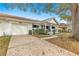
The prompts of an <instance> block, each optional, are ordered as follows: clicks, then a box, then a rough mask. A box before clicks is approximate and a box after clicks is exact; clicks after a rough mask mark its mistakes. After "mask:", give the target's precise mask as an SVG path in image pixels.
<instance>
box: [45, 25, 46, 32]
mask: <svg viewBox="0 0 79 59" xmlns="http://www.w3.org/2000/svg"><path fill="white" fill-rule="evenodd" d="M45 32H46V24H45Z"/></svg>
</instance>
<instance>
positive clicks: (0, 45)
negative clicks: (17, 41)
mask: <svg viewBox="0 0 79 59" xmlns="http://www.w3.org/2000/svg"><path fill="white" fill-rule="evenodd" d="M10 38H11V36H1V37H0V56H5V55H6V53H7V49H8V45H9V42H10Z"/></svg>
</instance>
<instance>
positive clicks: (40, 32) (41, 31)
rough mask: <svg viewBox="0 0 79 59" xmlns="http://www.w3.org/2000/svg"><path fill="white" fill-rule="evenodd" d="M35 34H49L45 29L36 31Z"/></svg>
mask: <svg viewBox="0 0 79 59" xmlns="http://www.w3.org/2000/svg"><path fill="white" fill-rule="evenodd" d="M33 34H44V35H46V34H47V32H45V30H44V29H34V30H33Z"/></svg>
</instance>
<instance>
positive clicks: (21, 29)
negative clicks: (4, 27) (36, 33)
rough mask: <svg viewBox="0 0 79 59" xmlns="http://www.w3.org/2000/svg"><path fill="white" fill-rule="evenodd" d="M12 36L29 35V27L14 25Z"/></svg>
mask: <svg viewBox="0 0 79 59" xmlns="http://www.w3.org/2000/svg"><path fill="white" fill-rule="evenodd" d="M11 29H12V35H23V34H28V32H29V31H28V25H21V24H12V28H11Z"/></svg>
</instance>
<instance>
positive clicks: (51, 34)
mask: <svg viewBox="0 0 79 59" xmlns="http://www.w3.org/2000/svg"><path fill="white" fill-rule="evenodd" d="M52 34H53V32H52V24H50V35H52Z"/></svg>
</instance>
